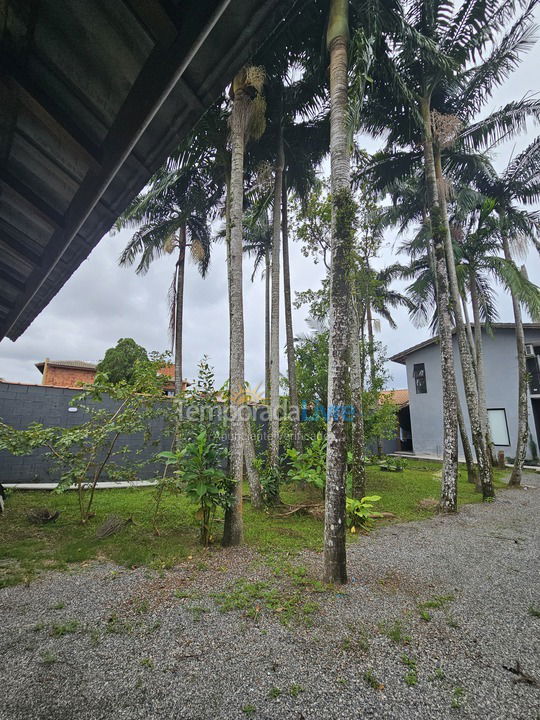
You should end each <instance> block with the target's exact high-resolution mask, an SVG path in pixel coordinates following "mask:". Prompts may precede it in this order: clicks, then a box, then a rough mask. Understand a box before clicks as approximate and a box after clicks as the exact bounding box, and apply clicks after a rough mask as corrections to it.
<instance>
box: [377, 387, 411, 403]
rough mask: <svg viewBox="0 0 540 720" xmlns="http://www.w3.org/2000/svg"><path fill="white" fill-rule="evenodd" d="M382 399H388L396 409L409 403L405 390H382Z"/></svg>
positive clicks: (407, 392)
mask: <svg viewBox="0 0 540 720" xmlns="http://www.w3.org/2000/svg"><path fill="white" fill-rule="evenodd" d="M381 395H382V396H383V397H388V398H390V400H391V401H392V402H393V403H394V405H397V406H398V407H403V406H404V405H407V404H408V403H409V391H408V390H407V389H406V388H403V389H400V390H383V391H382V392H381Z"/></svg>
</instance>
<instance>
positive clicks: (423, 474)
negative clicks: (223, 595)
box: [0, 460, 505, 587]
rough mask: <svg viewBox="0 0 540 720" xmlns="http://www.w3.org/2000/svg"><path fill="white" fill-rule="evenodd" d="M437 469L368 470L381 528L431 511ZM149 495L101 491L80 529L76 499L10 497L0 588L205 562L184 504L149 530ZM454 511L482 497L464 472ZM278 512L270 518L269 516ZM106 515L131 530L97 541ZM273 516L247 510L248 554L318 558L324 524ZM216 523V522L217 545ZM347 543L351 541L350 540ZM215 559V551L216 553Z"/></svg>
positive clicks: (286, 494)
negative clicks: (64, 575)
mask: <svg viewBox="0 0 540 720" xmlns="http://www.w3.org/2000/svg"><path fill="white" fill-rule="evenodd" d="M440 469H441V465H440V463H437V462H427V461H421V460H407V461H406V467H405V470H404V471H403V472H399V473H395V472H383V471H381V470H380V469H379V468H378V467H377V466H374V467H370V468H368V494H377V495H381V497H382V499H381V501H380V502H379V503H378V507H377V509H379V510H384V511H388V512H392V513H394V514H395V515H396V518H394V519H392V520H384V521H377V526H378V525H379V524H383V523H386V522H399V521H408V520H419V519H422V518H426V517H429V516H430V515H432V514H433V513H434V510H433V509H421V508H419V507H418V502H419V501H420V500H422V499H425V498H435V499H436V498H437V497H438V493H439V484H440V481H439V478H438V477H437V473H438V472H440ZM504 474H505V473H504V472H502V471H496V472H495V477H496V487H499V488H500V487H502V483H501V478H502V477H503V476H504ZM154 497H155V491H154V490H153V489H151V488H130V489H126V490H100V491H97V492H96V496H95V500H94V512H95V517H94V518H93V519H92V520H91V521H90V523H89V524H88V525H86V526H81V525H80V523H79V513H78V506H77V496H76V493H74V492H71V491H70V492H66V493H64V494H62V495H58V494H56V493H53V492H33V491H19V492H14V493H12V494H11V496H10V497H9V499H8V502H7V503H6V512H5V514H4V515H3V516H2V517H0V587H3V586H6V585H12V584H16V583H20V582H26V581H29V580H31V579H32V578H33V577H35V575H36V574H37V573H39V572H40V571H41V570H43V569H66V568H68V567H69V566H70V565H73V564H74V563H84V562H85V561H92V560H96V559H97V560H111V561H113V562H115V563H118V564H120V565H125V566H127V567H132V566H137V565H147V566H150V567H153V568H156V569H163V568H168V567H173V566H174V565H175V564H177V563H179V562H181V561H183V560H185V559H186V558H188V556H191V557H192V558H193V561H194V562H195V563H196V564H197V563H198V562H199V563H203V562H204V555H205V551H204V550H203V549H202V548H201V547H200V546H199V544H198V531H197V528H196V522H195V520H194V517H193V515H194V507H193V506H192V505H190V504H189V502H188V501H187V500H186V498H185V497H183V496H181V495H178V496H174V497H172V496H169V497H167V498H166V499H165V500H164V501H163V503H162V510H161V517H160V521H159V529H160V534H159V536H158V535H156V534H154V532H153V529H152V515H153V508H154ZM281 497H282V499H283V501H284V502H285V503H288V504H303V503H316V502H322V499H321V497H320V494H319V493H317V492H315V491H314V490H312V489H310V488H308V489H306V490H300V489H297V488H291V487H290V486H283V488H282V492H281ZM459 500H460V504H463V503H471V502H480V501H481V496H480V495H478V494H477V493H475V492H474V487H473V486H471V485H470V484H469V483H467V481H466V474H465V472H464V470H460V478H459ZM43 506H47V507H49V508H53V509H58V510H60V513H61V514H60V517H59V518H58V520H57V521H56V522H55V523H51V524H49V525H42V526H35V525H32V524H30V522H29V521H28V520H27V517H26V513H27V511H28V510H29V509H30V508H33V507H43ZM279 512H282V510H276V511H275V513H279ZM109 513H116V514H118V515H121V516H123V517H131V518H132V519H133V523H132V524H129V525H127V526H126V527H125V528H124V529H123V530H122V531H121V532H119V533H118V534H116V535H113V536H111V537H109V538H105V539H104V540H98V539H97V538H96V536H95V531H96V528H97V527H98V526H99V525H100V524H101V523H102V521H103V520H104V519H105V518H106V517H107V515H108V514H109ZM275 513H274V512H266V511H256V510H253V509H252V508H251V506H250V504H249V502H248V503H246V504H245V511H244V516H245V520H244V522H245V540H246V544H247V545H248V546H251V547H252V548H254V549H256V550H258V551H260V552H263V553H276V552H290V553H295V552H297V551H299V550H302V549H304V548H308V549H312V550H321V548H322V532H323V524H322V521H321V520H316V519H315V518H313V517H311V516H309V515H298V514H297V515H293V516H291V517H288V518H277V517H274V514H275ZM221 528H222V523H221V522H219V521H218V522H216V526H215V534H216V543H217V544H218V543H219V536H220V533H221ZM350 538H351V541H353V540H354V536H350ZM217 552H219V550H217Z"/></svg>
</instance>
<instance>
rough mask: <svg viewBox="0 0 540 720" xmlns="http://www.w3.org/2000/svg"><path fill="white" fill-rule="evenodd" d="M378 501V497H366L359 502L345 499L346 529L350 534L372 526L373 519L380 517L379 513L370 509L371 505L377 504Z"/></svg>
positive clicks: (353, 499)
mask: <svg viewBox="0 0 540 720" xmlns="http://www.w3.org/2000/svg"><path fill="white" fill-rule="evenodd" d="M380 499H381V497H380V495H367V496H366V497H363V498H362V499H361V500H357V499H355V498H347V500H346V512H347V527H348V528H349V529H350V531H351V532H352V533H355V532H356V530H357V528H359V527H360V528H366V527H369V526H370V525H371V524H372V519H373V518H376V517H382V515H381V513H380V512H376V511H373V510H372V509H371V508H372V507H373V503H375V502H378V501H379V500H380Z"/></svg>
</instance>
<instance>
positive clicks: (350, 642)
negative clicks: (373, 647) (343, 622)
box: [341, 627, 369, 653]
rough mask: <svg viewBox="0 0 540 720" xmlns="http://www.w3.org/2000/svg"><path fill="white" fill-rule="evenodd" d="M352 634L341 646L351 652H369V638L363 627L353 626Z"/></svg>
mask: <svg viewBox="0 0 540 720" xmlns="http://www.w3.org/2000/svg"><path fill="white" fill-rule="evenodd" d="M351 630H352V635H351V636H347V637H346V638H344V639H343V642H342V644H341V647H342V648H343V650H347V651H350V652H361V653H367V652H368V651H369V638H368V636H367V633H366V631H365V630H364V629H363V628H360V629H358V628H355V627H351Z"/></svg>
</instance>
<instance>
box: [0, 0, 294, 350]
mask: <svg viewBox="0 0 540 720" xmlns="http://www.w3.org/2000/svg"><path fill="white" fill-rule="evenodd" d="M298 5H299V0H292V1H289V2H286V0H144V2H143V1H141V0H92V1H91V2H73V0H40V2H31V3H21V2H19V1H18V0H5V2H3V3H0V62H1V66H2V74H1V77H0V98H1V101H0V128H1V129H2V132H1V133H0V340H1V339H2V338H3V337H9V338H10V339H11V340H16V339H17V338H18V337H19V336H20V335H21V334H22V333H23V332H24V331H25V330H26V328H27V327H28V326H29V325H30V323H31V322H32V321H33V320H34V319H35V318H36V317H37V315H39V313H40V312H41V311H42V310H43V308H45V307H46V306H47V305H48V303H49V302H50V301H51V300H52V298H53V297H54V296H55V295H56V294H57V292H58V291H59V290H60V289H61V288H62V287H63V285H64V284H65V282H66V281H67V280H68V278H69V277H71V275H72V274H73V273H74V272H75V270H76V269H77V268H78V267H79V265H80V264H81V263H82V262H83V261H84V260H85V259H86V258H87V257H88V255H89V254H90V252H91V251H92V249H93V248H94V247H95V246H96V245H97V243H98V242H99V241H100V239H101V238H102V237H103V235H105V233H106V232H107V231H108V230H109V229H110V228H111V226H112V225H113V223H114V222H115V220H116V219H117V218H118V216H119V215H120V214H121V213H122V211H123V210H124V209H125V208H126V206H127V205H128V204H129V202H130V201H131V200H132V199H133V198H134V197H135V196H136V195H137V193H139V192H140V191H141V189H142V188H143V187H144V185H145V184H146V183H147V181H148V179H149V178H150V177H151V175H152V174H153V173H154V172H155V171H156V170H157V168H159V167H160V166H161V165H162V164H163V162H164V160H165V159H166V158H167V156H168V155H169V154H170V153H171V151H172V150H173V149H174V148H175V147H177V146H178V143H179V141H180V140H181V139H182V138H183V137H185V136H186V135H187V134H188V133H189V132H190V130H191V129H192V128H193V127H194V125H195V123H196V122H197V120H198V119H199V118H200V117H201V116H202V114H203V113H204V112H205V111H206V110H207V109H208V108H209V107H210V106H211V105H212V104H213V103H214V102H215V101H216V100H217V98H218V97H219V95H220V94H221V92H222V91H223V89H224V87H225V86H226V84H227V83H228V82H229V81H230V80H231V79H232V78H233V77H234V75H235V73H236V72H237V71H238V70H239V69H240V68H241V67H242V65H243V64H244V63H245V62H246V61H247V59H248V58H249V57H250V56H251V55H252V54H253V52H254V51H255V50H256V49H257V48H258V47H259V46H260V44H261V42H262V41H263V40H264V42H271V41H272V37H274V33H275V30H276V29H277V28H278V27H281V26H286V24H287V22H288V20H289V18H290V15H291V14H292V13H296V12H297V10H298Z"/></svg>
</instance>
